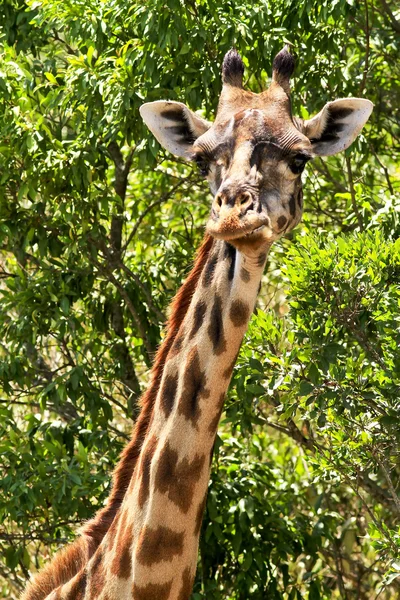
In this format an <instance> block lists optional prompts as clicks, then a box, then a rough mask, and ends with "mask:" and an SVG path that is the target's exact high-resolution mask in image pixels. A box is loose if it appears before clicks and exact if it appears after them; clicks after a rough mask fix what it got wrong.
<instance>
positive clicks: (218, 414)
mask: <svg viewBox="0 0 400 600" xmlns="http://www.w3.org/2000/svg"><path fill="white" fill-rule="evenodd" d="M224 400H225V392H224V393H223V394H221V395H220V397H219V401H218V409H217V412H216V413H215V416H214V418H213V419H212V420H211V421H210V425H209V426H208V431H209V432H210V433H211V434H212V435H215V432H216V431H217V429H218V423H219V420H220V418H221V414H222V410H223V408H224Z"/></svg>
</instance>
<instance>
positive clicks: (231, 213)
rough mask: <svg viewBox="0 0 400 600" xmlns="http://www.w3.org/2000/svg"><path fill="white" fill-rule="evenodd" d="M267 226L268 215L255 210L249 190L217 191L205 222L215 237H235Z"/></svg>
mask: <svg viewBox="0 0 400 600" xmlns="http://www.w3.org/2000/svg"><path fill="white" fill-rule="evenodd" d="M269 227H270V219H269V217H268V216H267V215H265V214H260V213H259V212H258V211H256V200H255V199H254V197H253V196H252V194H251V193H250V192H248V191H245V192H240V193H237V194H235V195H230V194H229V193H227V192H219V193H218V194H217V195H216V196H215V198H214V202H213V204H212V208H211V216H210V219H209V221H208V223H207V231H208V233H210V234H211V235H212V236H214V237H215V238H218V239H224V240H232V239H237V238H240V237H244V236H249V235H251V234H252V233H253V232H257V233H258V232H261V231H262V230H263V229H264V228H269Z"/></svg>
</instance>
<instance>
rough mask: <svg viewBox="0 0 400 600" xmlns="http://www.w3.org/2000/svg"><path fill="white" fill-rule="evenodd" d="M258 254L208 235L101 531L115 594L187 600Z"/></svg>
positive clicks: (259, 266) (258, 271)
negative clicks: (124, 485) (135, 448)
mask: <svg viewBox="0 0 400 600" xmlns="http://www.w3.org/2000/svg"><path fill="white" fill-rule="evenodd" d="M265 261H266V252H265V251H264V252H261V253H260V252H259V253H258V254H257V255H255V256H251V255H245V254H243V253H240V252H238V251H236V250H235V249H234V248H233V247H231V246H229V245H228V244H226V243H224V242H214V244H213V248H212V250H211V252H210V255H209V258H208V261H207V263H206V265H205V267H204V270H203V273H202V275H201V277H200V280H199V282H198V286H197V289H196V291H195V293H194V295H193V297H192V301H191V303H190V306H189V309H188V311H187V314H186V316H185V318H184V320H183V322H182V324H181V326H180V329H179V332H178V335H177V337H176V339H175V342H174V344H173V345H172V347H171V349H170V350H169V353H168V356H167V359H166V362H165V367H164V371H163V376H162V379H161V385H160V388H159V392H158V395H157V399H156V402H155V406H154V412H153V417H152V420H151V423H150V425H149V429H148V432H147V435H146V439H145V442H144V444H143V448H142V451H141V455H140V458H139V463H138V468H137V469H136V470H135V473H134V475H133V478H132V481H131V483H130V487H129V489H128V491H127V493H126V495H125V499H124V502H123V504H122V507H121V519H120V523H119V527H118V531H115V532H110V535H109V536H108V537H112V534H113V533H115V542H114V549H113V551H112V553H111V554H112V555H113V558H111V556H110V558H111V560H110V563H109V569H110V571H111V572H112V573H113V574H114V576H115V577H117V578H118V580H119V585H121V586H122V587H121V589H119V590H118V594H121V593H126V592H128V590H130V593H132V594H133V598H134V600H142V598H150V597H154V598H156V597H157V598H158V600H187V599H188V597H189V595H190V593H191V589H192V585H193V580H194V576H195V570H196V561H197V551H198V539H199V533H200V526H201V521H202V516H203V511H204V505H205V498H206V493H207V487H208V481H209V474H210V462H211V460H210V458H211V453H212V448H213V444H214V439H215V435H216V432H217V427H218V421H219V418H220V414H221V411H222V406H223V401H224V397H225V393H226V391H227V388H228V385H229V381H230V378H231V374H232V369H233V366H234V363H235V360H236V357H237V353H238V351H239V348H240V344H241V342H242V339H243V336H244V333H245V331H246V328H247V324H248V321H249V318H250V316H251V313H252V310H253V308H254V304H255V301H256V297H257V293H258V289H259V284H260V280H261V276H262V272H263V268H264V265H265ZM110 543H111V542H110ZM125 550H126V551H127V554H126V552H125ZM122 588H123V589H122ZM111 597H112V598H114V596H111ZM115 597H117V595H116V596H115ZM118 597H125V596H122V595H121V596H118ZM126 597H127V598H128V597H131V596H126Z"/></svg>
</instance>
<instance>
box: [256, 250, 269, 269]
mask: <svg viewBox="0 0 400 600" xmlns="http://www.w3.org/2000/svg"><path fill="white" fill-rule="evenodd" d="M266 260H267V253H266V252H261V254H259V255H258V260H257V265H258V266H259V267H262V266H263V264H264V263H265V261H266Z"/></svg>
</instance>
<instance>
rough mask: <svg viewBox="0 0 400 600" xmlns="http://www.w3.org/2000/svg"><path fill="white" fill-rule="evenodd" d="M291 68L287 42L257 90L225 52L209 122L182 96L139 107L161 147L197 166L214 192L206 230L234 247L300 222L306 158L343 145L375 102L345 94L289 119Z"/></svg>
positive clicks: (270, 238)
mask: <svg viewBox="0 0 400 600" xmlns="http://www.w3.org/2000/svg"><path fill="white" fill-rule="evenodd" d="M294 66H295V62H294V58H293V56H292V55H291V54H290V53H289V51H288V49H287V47H285V48H284V49H283V50H282V51H281V52H279V54H277V56H276V57H275V59H274V61H273V73H272V82H271V85H270V86H269V88H268V89H267V90H265V91H263V92H262V93H260V94H255V93H252V92H249V91H247V90H245V89H243V85H242V81H243V72H244V65H243V62H242V60H241V58H240V56H239V54H238V53H237V52H236V51H235V50H230V51H229V52H228V53H227V54H226V55H225V58H224V61H223V65H222V81H223V87H222V92H221V96H220V99H219V104H218V111H217V115H216V118H215V121H214V122H213V123H209V122H208V121H205V120H204V119H203V118H201V117H200V116H199V115H197V114H195V113H194V112H192V111H191V110H190V109H189V108H187V107H186V106H185V105H184V104H182V103H180V102H169V101H157V102H149V103H147V104H144V105H143V106H142V107H141V108H140V114H141V116H142V118H143V120H144V121H145V123H146V125H147V126H148V127H149V129H150V131H151V132H152V133H153V134H154V136H155V137H156V138H157V140H158V141H159V142H160V144H161V145H162V146H164V148H166V149H167V150H169V151H170V152H172V153H173V154H175V155H177V156H180V157H184V158H185V159H187V160H190V161H195V162H196V163H197V164H198V166H199V168H200V171H201V173H202V174H203V175H204V177H206V178H207V180H208V182H209V185H210V188H211V191H212V193H213V194H214V200H213V203H212V207H211V214H210V217H209V220H208V223H207V231H208V233H210V234H211V235H213V236H214V237H216V238H219V239H224V240H227V241H229V242H231V243H233V244H234V245H236V246H243V245H246V246H247V245H249V246H259V245H261V244H263V243H266V242H267V243H269V244H270V243H272V242H273V241H275V240H276V239H278V238H279V237H280V236H281V235H282V234H283V233H286V232H288V231H290V230H291V229H293V227H294V226H295V225H297V223H298V222H299V221H300V219H301V215H302V183H301V173H302V171H303V169H304V167H305V165H306V163H307V162H308V161H309V160H311V159H313V158H314V157H315V156H329V155H332V154H336V153H337V152H341V151H342V150H345V149H346V148H348V147H349V146H350V144H351V143H352V142H353V141H354V139H355V138H356V137H357V135H358V134H359V133H360V131H361V129H362V127H363V125H364V124H365V122H366V121H367V119H368V117H369V116H370V114H371V111H372V108H373V104H372V102H370V101H369V100H365V99H360V98H345V99H342V100H335V101H333V102H328V103H327V104H326V105H325V106H324V108H323V109H322V110H321V111H320V112H319V113H318V114H317V115H316V116H314V117H313V118H312V119H310V120H306V121H304V120H302V119H299V118H296V117H293V115H292V111H291V101H290V77H291V75H292V73H293V70H294Z"/></svg>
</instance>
